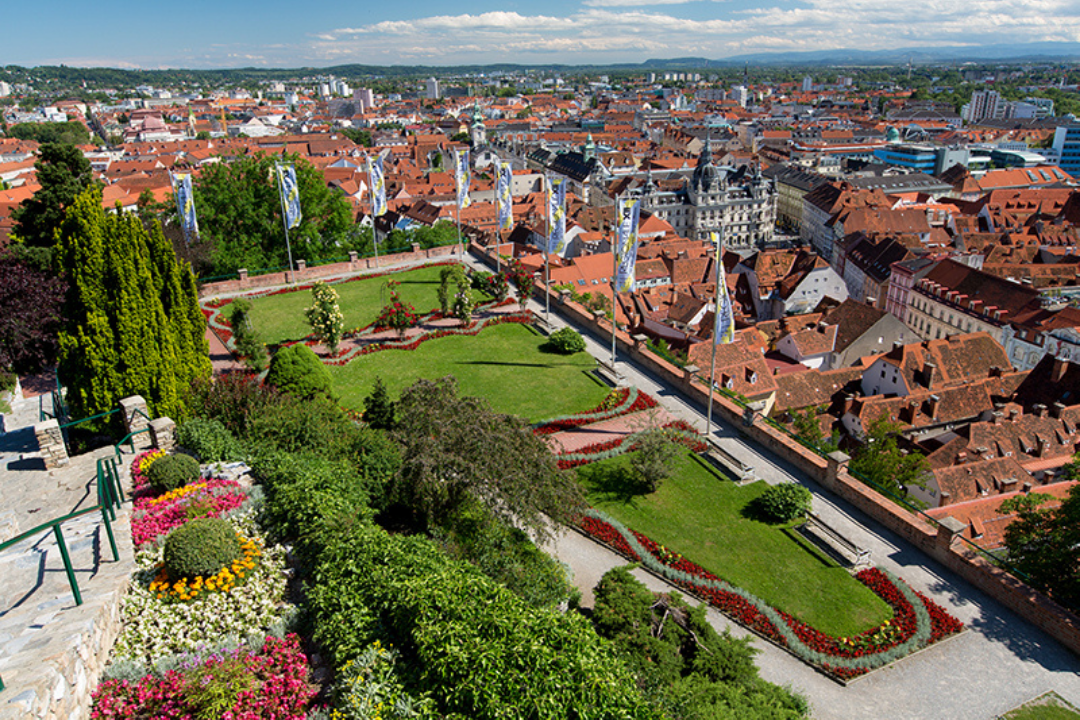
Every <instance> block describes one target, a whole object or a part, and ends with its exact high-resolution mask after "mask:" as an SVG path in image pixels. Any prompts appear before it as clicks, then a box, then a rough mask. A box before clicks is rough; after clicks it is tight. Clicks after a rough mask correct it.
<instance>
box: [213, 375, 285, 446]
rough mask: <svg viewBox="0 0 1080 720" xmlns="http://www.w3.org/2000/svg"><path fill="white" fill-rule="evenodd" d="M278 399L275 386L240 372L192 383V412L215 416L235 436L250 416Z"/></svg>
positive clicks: (250, 418)
mask: <svg viewBox="0 0 1080 720" xmlns="http://www.w3.org/2000/svg"><path fill="white" fill-rule="evenodd" d="M279 400H280V393H278V391H277V390H275V389H274V388H272V387H270V386H268V385H263V384H262V383H260V382H259V381H258V380H257V379H256V378H253V377H251V376H249V375H243V374H241V373H230V374H228V375H225V376H222V377H220V378H218V379H217V380H209V379H208V380H198V381H196V382H195V383H194V384H193V385H192V407H193V408H194V411H195V414H196V415H198V416H200V417H205V418H211V419H214V420H219V421H220V422H221V423H222V424H223V425H225V427H226V428H228V429H229V431H230V432H232V434H233V435H235V436H236V437H244V435H245V434H246V433H247V430H248V425H249V424H250V422H251V421H252V419H253V418H255V417H258V416H260V415H262V414H263V413H264V412H265V411H266V408H267V407H268V406H270V405H273V404H274V403H276V402H278V401H279Z"/></svg>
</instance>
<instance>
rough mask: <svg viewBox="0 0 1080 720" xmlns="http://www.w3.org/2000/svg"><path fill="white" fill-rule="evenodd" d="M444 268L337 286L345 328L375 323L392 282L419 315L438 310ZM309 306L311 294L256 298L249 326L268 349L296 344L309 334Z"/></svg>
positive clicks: (386, 276) (418, 270)
mask: <svg viewBox="0 0 1080 720" xmlns="http://www.w3.org/2000/svg"><path fill="white" fill-rule="evenodd" d="M443 267H445V266H442V265H439V266H434V267H430V266H429V267H424V268H419V269H417V270H408V271H406V272H401V273H394V274H393V275H383V276H381V277H377V278H371V279H370V280H352V281H349V282H344V283H337V284H336V285H334V289H335V290H337V291H338V295H339V296H340V299H339V300H338V305H339V306H340V307H341V313H342V314H343V315H344V316H345V327H346V328H347V329H349V330H352V329H354V328H358V327H363V326H364V325H368V324H370V323H372V322H374V321H375V318H377V317H378V316H379V311H380V310H382V308H383V306H384V305H385V304H386V302H387V301H388V300H389V298H390V294H389V293H388V292H387V291H386V281H387V280H389V279H391V278H393V279H394V280H397V281H398V282H400V283H401V285H399V286H398V292H399V293H400V294H401V298H402V299H403V300H405V301H406V302H409V303H412V305H413V307H415V308H416V311H417V312H418V313H420V314H423V313H427V312H430V311H432V310H435V309H437V308H438V307H439V296H438V290H439V275H440V273H441V272H442V269H443ZM310 305H311V291H310V290H297V291H296V292H291V293H282V294H280V295H270V296H268V297H263V298H258V299H257V300H253V301H252V303H251V318H252V322H254V323H255V329H256V330H257V331H258V332H259V335H260V337H261V338H262V341H263V342H265V343H267V344H268V345H276V344H277V343H281V342H285V341H286V340H299V339H300V338H302V337H307V336H308V335H309V334H311V326H310V325H308V324H307V319H306V318H305V317H304V310H305V309H307V308H308V307H310Z"/></svg>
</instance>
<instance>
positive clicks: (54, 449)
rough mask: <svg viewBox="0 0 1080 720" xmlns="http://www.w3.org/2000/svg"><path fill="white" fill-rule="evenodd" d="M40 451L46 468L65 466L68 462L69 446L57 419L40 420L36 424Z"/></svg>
mask: <svg viewBox="0 0 1080 720" xmlns="http://www.w3.org/2000/svg"><path fill="white" fill-rule="evenodd" d="M34 436H35V437H37V443H38V451H39V452H40V453H41V459H42V460H43V461H44V462H45V467H46V468H57V467H63V466H65V465H67V464H68V453H67V446H66V445H65V444H64V432H63V431H62V430H61V429H60V423H58V422H57V421H56V420H55V419H50V420H46V421H44V422H40V423H38V424H37V425H35V426H34Z"/></svg>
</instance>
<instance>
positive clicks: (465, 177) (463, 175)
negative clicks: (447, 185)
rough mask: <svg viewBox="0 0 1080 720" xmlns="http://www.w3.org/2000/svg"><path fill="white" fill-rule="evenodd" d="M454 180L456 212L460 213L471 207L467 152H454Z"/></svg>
mask: <svg viewBox="0 0 1080 720" xmlns="http://www.w3.org/2000/svg"><path fill="white" fill-rule="evenodd" d="M454 180H455V181H456V182H457V205H458V212H461V211H462V210H464V209H465V208H467V207H469V206H470V205H472V198H470V197H469V183H470V182H471V177H470V172H469V151H468V150H462V151H461V152H458V151H457V150H455V151H454Z"/></svg>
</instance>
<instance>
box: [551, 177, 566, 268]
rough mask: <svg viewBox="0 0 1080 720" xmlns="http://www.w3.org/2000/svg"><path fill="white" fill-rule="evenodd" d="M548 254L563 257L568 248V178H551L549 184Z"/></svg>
mask: <svg viewBox="0 0 1080 720" xmlns="http://www.w3.org/2000/svg"><path fill="white" fill-rule="evenodd" d="M547 186H548V197H547V199H548V246H547V251H548V254H551V253H555V254H556V255H561V254H562V251H563V249H564V248H566V178H564V177H558V176H556V177H549V178H548V182H547Z"/></svg>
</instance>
